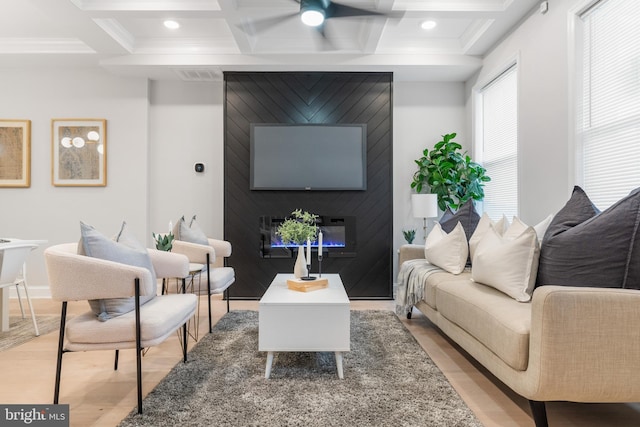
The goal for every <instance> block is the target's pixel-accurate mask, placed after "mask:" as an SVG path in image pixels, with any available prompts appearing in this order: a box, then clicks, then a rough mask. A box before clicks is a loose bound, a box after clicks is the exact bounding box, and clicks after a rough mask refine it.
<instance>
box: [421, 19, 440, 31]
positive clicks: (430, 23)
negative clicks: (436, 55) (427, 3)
mask: <svg viewBox="0 0 640 427" xmlns="http://www.w3.org/2000/svg"><path fill="white" fill-rule="evenodd" d="M437 25H438V23H437V22H436V21H424V22H423V23H422V24H420V27H421V28H422V29H423V30H433V29H434V28H435V27H436V26H437Z"/></svg>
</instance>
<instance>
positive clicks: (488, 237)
mask: <svg viewBox="0 0 640 427" xmlns="http://www.w3.org/2000/svg"><path fill="white" fill-rule="evenodd" d="M521 224H522V223H520V222H514V223H513V224H512V225H511V226H510V227H509V229H511V228H515V230H514V231H513V232H511V234H509V230H507V231H506V232H505V236H500V235H499V234H498V233H497V232H496V231H495V230H494V229H493V226H491V227H489V230H488V231H487V232H486V233H485V234H484V236H483V238H482V240H481V241H480V243H479V244H478V247H477V248H476V252H475V256H474V258H473V264H472V267H471V277H472V278H473V280H474V281H475V282H478V283H482V284H484V285H488V286H491V287H493V288H495V289H497V290H499V291H501V292H504V293H505V294H507V295H509V296H510V297H511V298H513V299H515V300H517V301H520V302H527V301H529V300H530V299H531V292H532V291H533V287H534V285H535V283H536V274H537V271H538V259H539V255H540V246H539V244H538V237H537V235H536V231H535V230H534V228H533V227H527V228H525V229H524V231H521V232H520V230H521ZM517 232H520V234H519V235H516V233H517ZM510 236H515V237H512V238H510Z"/></svg>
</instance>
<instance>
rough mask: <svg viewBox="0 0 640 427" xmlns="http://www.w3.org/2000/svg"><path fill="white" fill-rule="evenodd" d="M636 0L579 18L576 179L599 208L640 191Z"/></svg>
mask: <svg viewBox="0 0 640 427" xmlns="http://www.w3.org/2000/svg"><path fill="white" fill-rule="evenodd" d="M639 20H640V2H638V1H637V0H615V1H612V0H603V1H599V2H598V3H596V4H595V5H594V6H593V7H591V8H589V9H588V10H586V11H585V12H583V13H581V14H580V19H579V20H578V24H579V26H578V27H577V28H578V30H577V34H576V36H577V39H578V40H580V41H581V43H580V44H581V49H580V48H579V49H580V51H579V55H580V59H579V60H578V66H579V76H578V77H579V82H580V83H579V90H578V93H579V98H578V102H577V106H578V108H577V111H578V120H577V128H576V137H577V138H576V140H577V145H576V147H577V151H578V152H577V162H576V164H577V168H576V170H577V174H578V176H577V181H578V183H580V184H581V185H582V186H583V188H584V189H585V191H586V192H587V194H588V195H589V198H591V200H592V201H593V203H594V204H595V205H596V206H597V207H598V208H600V209H605V208H607V207H609V206H611V205H612V204H613V203H614V202H616V201H617V200H619V199H620V198H622V197H624V196H626V195H627V194H628V193H629V191H631V190H632V189H634V188H636V187H640V25H638V22H639Z"/></svg>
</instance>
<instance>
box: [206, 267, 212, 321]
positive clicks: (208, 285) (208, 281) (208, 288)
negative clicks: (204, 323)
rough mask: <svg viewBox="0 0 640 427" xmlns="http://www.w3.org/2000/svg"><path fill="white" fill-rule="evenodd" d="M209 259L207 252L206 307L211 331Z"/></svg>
mask: <svg viewBox="0 0 640 427" xmlns="http://www.w3.org/2000/svg"><path fill="white" fill-rule="evenodd" d="M210 265H211V260H210V258H209V254H207V299H208V301H209V302H208V309H209V333H212V332H213V325H212V324H211V273H210V269H211V267H210Z"/></svg>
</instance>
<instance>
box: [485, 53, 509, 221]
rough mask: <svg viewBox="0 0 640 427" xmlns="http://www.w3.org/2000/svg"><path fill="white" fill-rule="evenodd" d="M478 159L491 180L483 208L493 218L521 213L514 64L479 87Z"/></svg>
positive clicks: (487, 187) (487, 185) (486, 189)
mask: <svg viewBox="0 0 640 427" xmlns="http://www.w3.org/2000/svg"><path fill="white" fill-rule="evenodd" d="M479 106H480V111H479V113H480V120H479V123H480V127H479V131H478V138H477V140H478V143H479V144H478V148H479V149H478V150H477V151H478V153H477V155H476V157H477V159H478V161H479V162H481V163H482V165H483V166H484V167H485V168H486V169H487V175H488V176H489V177H490V178H491V181H490V182H488V183H486V185H485V187H484V201H483V203H482V210H483V212H485V213H486V214H487V215H489V217H491V219H494V220H498V219H500V218H502V215H503V214H504V215H506V216H507V218H509V220H511V218H512V217H513V216H515V215H518V73H517V68H516V66H515V65H513V66H512V67H510V68H509V69H507V70H506V71H505V72H503V73H502V74H500V75H499V76H498V77H497V78H495V79H494V80H492V81H491V82H490V83H489V84H487V85H486V86H484V87H483V88H482V89H481V90H480V103H479Z"/></svg>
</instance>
